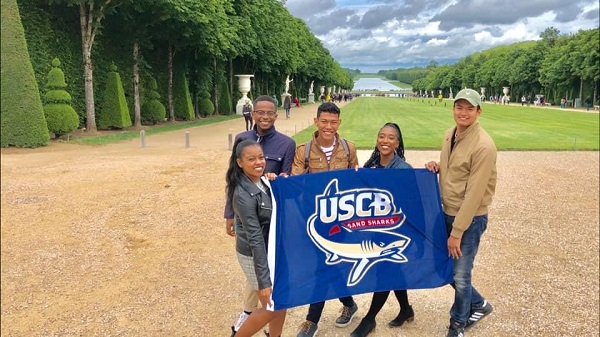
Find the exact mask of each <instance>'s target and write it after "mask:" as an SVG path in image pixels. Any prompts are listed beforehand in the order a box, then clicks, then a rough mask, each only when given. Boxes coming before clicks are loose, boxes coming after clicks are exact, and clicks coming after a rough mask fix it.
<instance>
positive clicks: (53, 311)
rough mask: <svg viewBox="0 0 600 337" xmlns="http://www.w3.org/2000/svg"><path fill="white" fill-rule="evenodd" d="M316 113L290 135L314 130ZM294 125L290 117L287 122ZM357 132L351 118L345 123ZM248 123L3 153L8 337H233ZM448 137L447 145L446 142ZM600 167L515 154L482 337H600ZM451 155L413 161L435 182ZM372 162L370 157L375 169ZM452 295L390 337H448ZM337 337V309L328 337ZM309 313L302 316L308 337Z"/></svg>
mask: <svg viewBox="0 0 600 337" xmlns="http://www.w3.org/2000/svg"><path fill="white" fill-rule="evenodd" d="M315 110H316V105H311V106H306V107H302V108H294V109H292V118H291V119H289V120H285V118H282V119H280V120H278V121H277V128H278V129H279V130H281V131H282V132H285V133H287V134H290V135H292V134H293V133H294V132H295V131H300V130H301V129H302V128H304V127H306V126H307V125H308V124H309V123H310V122H311V120H312V117H313V116H314V114H315ZM281 115H283V114H280V118H281ZM342 118H343V117H342ZM243 127H244V126H243V120H241V119H238V120H233V121H227V122H222V123H219V124H214V125H208V126H202V127H196V128H193V129H189V130H188V131H189V132H190V138H191V144H192V146H191V148H185V147H184V144H185V143H184V132H185V131H176V132H171V133H165V134H159V135H152V136H149V137H147V144H148V147H147V148H145V149H141V148H140V143H139V140H138V139H136V140H131V141H127V142H122V143H119V144H111V145H106V146H82V145H72V144H61V143H53V144H52V145H50V146H49V147H46V148H41V149H33V150H32V149H14V148H10V149H2V150H1V168H2V170H1V178H2V182H1V183H2V185H1V191H2V195H1V206H2V213H1V214H2V216H1V243H2V247H1V252H2V256H1V277H2V279H1V287H2V293H1V304H2V308H1V310H2V315H1V335H2V336H6V337H9V336H228V333H229V326H230V325H231V324H232V323H233V322H234V321H235V319H236V318H237V315H238V312H239V310H240V305H241V294H242V284H243V275H242V272H241V270H240V268H239V266H238V264H237V260H236V259H235V254H234V240H233V239H232V238H230V237H228V236H226V235H225V230H224V220H223V219H222V210H223V199H224V177H223V175H224V172H225V169H226V164H227V158H228V156H229V151H228V137H227V135H228V134H229V133H231V134H236V133H237V132H240V131H242V129H243ZM440 137H441V135H440ZM598 154H599V153H598V152H500V153H499V156H498V171H499V172H498V177H499V179H498V180H499V182H498V188H497V193H496V197H495V200H494V203H493V206H492V208H491V211H490V222H489V225H488V230H487V232H486V234H485V235H484V237H483V241H482V245H481V247H480V252H479V254H478V259H477V261H476V267H475V271H474V283H475V284H476V285H477V286H478V289H479V290H480V291H481V292H482V293H483V294H484V295H485V296H486V297H487V298H488V300H489V301H490V302H491V303H492V304H493V305H494V308H495V311H494V313H493V314H492V315H490V316H489V317H488V318H486V319H485V320H484V321H483V322H482V323H481V324H480V325H479V326H477V327H475V328H473V329H472V330H470V331H469V332H468V336H506V335H510V334H518V335H520V336H550V335H565V336H598V329H599V318H598V315H599V297H598V296H599V281H598V280H599V229H600V225H599V211H598V208H599V206H598V203H599V200H598V199H599V198H598V196H599V155H598ZM438 155H439V153H438V152H437V151H410V150H409V151H407V153H406V156H407V158H408V161H409V162H410V163H411V164H413V166H416V167H421V166H422V165H423V164H424V163H425V162H426V161H428V160H432V159H437V158H438ZM367 156H368V151H361V152H360V158H361V162H364V160H365V159H366V158H367ZM452 297H453V292H452V291H451V288H450V287H443V288H440V289H435V290H418V291H409V298H410V300H411V302H412V305H413V308H414V310H415V313H416V319H415V321H414V322H412V323H409V324H407V325H405V326H403V327H402V328H399V329H389V328H388V327H387V326H386V325H387V321H389V320H391V319H392V318H394V317H395V315H396V313H397V310H398V306H397V303H395V299H393V298H392V297H390V299H389V300H388V303H387V304H386V306H384V308H383V310H382V312H381V313H380V314H379V316H378V323H379V325H378V327H377V329H376V330H375V333H374V334H373V335H372V336H374V337H377V336H444V335H445V330H446V326H447V320H448V310H449V306H450V304H451V302H452ZM356 298H357V302H358V305H359V311H358V314H357V318H358V319H355V320H354V321H353V323H352V324H351V325H350V326H349V327H347V328H343V329H339V328H336V327H334V324H333V322H334V320H335V318H336V317H337V315H338V311H339V309H340V307H341V305H340V304H339V302H337V301H330V302H328V303H327V305H326V307H325V312H324V314H323V318H322V320H321V324H320V326H319V327H320V335H321V336H348V335H349V334H350V332H351V331H352V330H353V329H354V328H355V327H356V325H357V324H358V321H359V319H360V318H362V316H363V315H364V314H365V313H366V311H367V308H368V305H369V302H370V295H368V294H365V295H359V296H357V297H356ZM306 310H307V307H306V306H304V307H300V308H295V309H293V310H290V311H289V313H288V318H287V321H286V326H285V330H284V335H286V336H295V334H296V329H297V327H298V325H299V324H300V323H301V322H302V321H303V320H304V316H305V315H306Z"/></svg>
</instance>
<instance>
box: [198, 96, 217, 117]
mask: <svg viewBox="0 0 600 337" xmlns="http://www.w3.org/2000/svg"><path fill="white" fill-rule="evenodd" d="M200 97H201V98H200V100H199V101H198V111H199V112H200V114H201V115H202V117H206V116H208V115H210V114H212V113H213V112H215V105H214V104H213V102H211V100H210V94H209V93H207V92H206V91H203V92H201V93H200Z"/></svg>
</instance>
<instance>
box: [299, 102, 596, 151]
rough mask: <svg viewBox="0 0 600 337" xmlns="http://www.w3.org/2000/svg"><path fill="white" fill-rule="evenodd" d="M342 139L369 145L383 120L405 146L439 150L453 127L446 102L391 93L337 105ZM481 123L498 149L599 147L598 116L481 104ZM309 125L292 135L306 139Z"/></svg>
mask: <svg viewBox="0 0 600 337" xmlns="http://www.w3.org/2000/svg"><path fill="white" fill-rule="evenodd" d="M341 118H342V121H343V122H342V125H341V127H340V130H339V132H340V134H341V135H342V137H344V138H347V139H348V140H351V141H353V142H354V143H356V145H357V147H358V148H360V149H371V148H373V146H374V145H375V139H376V138H377V132H378V131H379V128H380V127H381V126H382V125H383V124H385V123H386V122H396V123H398V125H400V128H401V129H402V135H403V138H404V144H405V147H406V148H408V149H440V147H441V143H442V137H443V134H444V131H445V130H447V129H449V128H451V127H453V126H454V120H453V118H452V101H451V100H447V99H446V100H444V101H443V102H441V103H440V102H437V100H434V99H416V98H412V99H403V98H392V97H361V98H355V99H354V100H353V101H352V102H351V103H349V104H348V105H346V106H345V107H344V108H343V109H342V115H341ZM479 121H480V123H481V125H482V126H483V127H484V128H485V129H486V130H487V131H488V133H489V134H490V136H491V137H492V138H493V139H494V141H495V142H496V146H497V148H498V150H599V148H600V144H599V143H600V132H599V114H597V113H585V112H571V111H560V110H554V109H544V108H533V107H529V108H528V107H521V105H520V104H511V105H494V104H484V105H483V112H482V114H481V117H480V118H479ZM314 130H315V127H314V126H312V127H310V128H309V129H307V130H304V131H302V132H300V133H298V134H296V135H295V136H294V139H295V140H296V142H298V143H303V142H306V141H307V140H308V139H310V137H311V135H312V132H314Z"/></svg>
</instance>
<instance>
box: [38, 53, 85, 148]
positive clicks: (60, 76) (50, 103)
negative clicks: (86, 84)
mask: <svg viewBox="0 0 600 337" xmlns="http://www.w3.org/2000/svg"><path fill="white" fill-rule="evenodd" d="M59 66H60V60H59V59H58V58H55V59H54V60H52V69H50V72H49V73H48V77H47V78H48V80H47V82H46V90H47V91H46V95H45V96H44V98H45V101H46V104H44V114H45V115H46V123H47V124H48V131H50V132H51V133H54V136H55V137H57V138H58V137H60V136H62V135H65V134H68V133H71V132H73V130H75V129H77V127H78V126H79V116H78V115H77V112H75V109H73V107H72V106H71V95H70V94H69V93H68V92H67V91H66V90H65V88H66V87H67V83H66V82H65V74H64V73H63V71H62V69H60V68H59Z"/></svg>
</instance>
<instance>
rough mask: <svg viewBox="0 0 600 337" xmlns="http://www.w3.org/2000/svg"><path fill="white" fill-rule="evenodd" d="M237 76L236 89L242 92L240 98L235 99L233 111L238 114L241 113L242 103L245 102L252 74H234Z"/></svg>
mask: <svg viewBox="0 0 600 337" xmlns="http://www.w3.org/2000/svg"><path fill="white" fill-rule="evenodd" d="M235 76H236V77H237V78H238V89H239V90H240V94H242V98H240V99H239V100H238V101H237V104H236V105H235V113H236V114H238V115H242V114H243V109H244V104H246V101H247V100H250V99H249V98H248V93H249V92H250V89H251V87H252V86H251V85H252V84H251V81H250V78H252V77H254V75H235Z"/></svg>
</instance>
